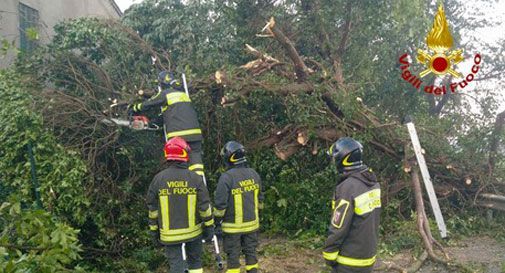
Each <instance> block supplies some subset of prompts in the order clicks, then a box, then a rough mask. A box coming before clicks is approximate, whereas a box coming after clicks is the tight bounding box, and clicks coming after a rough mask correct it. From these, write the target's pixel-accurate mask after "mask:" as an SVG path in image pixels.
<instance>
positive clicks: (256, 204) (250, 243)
mask: <svg viewBox="0 0 505 273" xmlns="http://www.w3.org/2000/svg"><path fill="white" fill-rule="evenodd" d="M221 155H222V156H223V159H224V161H225V163H226V166H227V168H228V169H227V171H226V172H224V173H223V174H222V175H221V177H220V178H219V182H218V184H217V188H216V191H215V194H214V197H215V200H214V201H215V202H214V217H215V218H216V226H217V230H218V231H221V230H222V233H223V246H224V251H225V253H226V255H227V257H228V259H227V271H226V273H240V254H241V252H242V253H243V254H244V255H245V263H246V266H245V269H246V271H247V272H248V273H256V272H258V258H257V256H256V248H257V246H258V234H257V231H258V229H259V226H260V222H259V209H260V208H261V207H262V202H263V193H262V186H261V178H260V176H259V175H258V173H257V172H256V171H255V170H253V169H252V168H249V167H248V166H247V159H246V156H245V149H244V146H242V145H241V144H240V143H238V142H235V141H229V142H228V143H226V144H225V145H224V147H223V149H222V151H221ZM218 233H220V232H218Z"/></svg>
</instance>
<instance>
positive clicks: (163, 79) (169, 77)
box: [158, 70, 182, 88]
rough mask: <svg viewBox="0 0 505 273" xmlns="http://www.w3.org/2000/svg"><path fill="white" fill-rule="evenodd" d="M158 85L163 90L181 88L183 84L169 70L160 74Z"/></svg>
mask: <svg viewBox="0 0 505 273" xmlns="http://www.w3.org/2000/svg"><path fill="white" fill-rule="evenodd" d="M158 84H159V85H160V86H161V88H168V87H173V88H181V86H182V85H181V82H180V81H178V80H177V79H176V78H175V77H174V74H173V73H172V72H170V71H167V70H163V71H161V72H160V74H158Z"/></svg>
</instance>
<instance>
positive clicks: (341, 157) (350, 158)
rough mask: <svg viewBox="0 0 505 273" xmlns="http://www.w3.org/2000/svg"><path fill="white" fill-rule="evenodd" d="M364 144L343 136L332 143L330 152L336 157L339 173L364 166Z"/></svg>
mask: <svg viewBox="0 0 505 273" xmlns="http://www.w3.org/2000/svg"><path fill="white" fill-rule="evenodd" d="M362 152H363V145H361V143H359V142H358V141H356V140H354V139H352V138H350V137H343V138H340V139H339V140H337V142H335V143H333V145H331V147H330V150H329V151H328V154H329V155H330V156H331V157H333V158H334V159H335V163H336V164H337V170H338V172H339V173H343V172H348V171H352V170H356V169H359V168H361V167H363V161H362V160H363V158H362Z"/></svg>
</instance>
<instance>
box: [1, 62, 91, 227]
mask: <svg viewBox="0 0 505 273" xmlns="http://www.w3.org/2000/svg"><path fill="white" fill-rule="evenodd" d="M27 86H28V85H27V84H23V81H22V79H21V78H20V77H19V76H18V75H17V74H15V73H13V72H12V71H7V70H4V71H0V96H1V97H3V98H4V100H3V101H4V105H3V107H2V108H1V109H0V115H2V116H3V121H2V123H1V124H0V131H1V134H0V157H1V158H2V160H1V161H0V174H1V177H2V186H3V187H7V188H10V189H15V192H16V193H18V194H19V195H20V196H21V197H22V198H23V200H27V201H28V200H34V199H33V197H32V196H33V194H32V192H33V184H32V178H31V174H30V163H29V158H28V151H27V145H28V144H29V143H31V144H32V146H33V150H34V156H35V162H36V176H37V180H38V181H39V182H40V188H39V190H40V192H41V201H42V203H43V206H44V207H45V208H48V209H50V210H51V211H53V212H54V213H55V214H56V215H59V216H62V217H67V218H68V219H69V220H71V221H73V222H76V223H82V222H83V221H84V219H85V217H86V213H85V211H86V209H87V207H88V206H89V200H88V199H87V197H86V196H84V195H83V194H82V193H83V192H84V191H85V188H84V187H83V184H82V183H83V180H84V179H85V172H86V168H85V166H84V162H83V161H82V160H81V159H80V158H79V156H78V154H77V153H76V152H74V151H72V150H66V149H65V148H64V147H63V146H62V145H61V144H59V143H58V142H57V141H56V139H55V137H54V136H53V135H52V133H51V132H50V130H48V129H47V128H45V127H44V126H43V121H42V117H41V115H40V113H37V112H35V111H34V110H35V109H36V108H34V97H33V96H31V95H30V94H29V93H28V92H27V90H26V89H25V88H26V87H27Z"/></svg>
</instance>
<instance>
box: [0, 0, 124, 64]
mask: <svg viewBox="0 0 505 273" xmlns="http://www.w3.org/2000/svg"><path fill="white" fill-rule="evenodd" d="M121 15H122V12H121V10H120V9H119V7H118V6H117V5H116V3H115V2H114V0H0V41H1V42H2V43H10V44H13V45H14V47H16V48H18V49H19V50H21V51H25V52H30V51H31V50H33V49H34V48H35V47H36V46H37V45H39V44H44V43H48V42H49V41H50V40H51V38H52V37H53V36H54V30H53V27H54V26H55V25H56V24H57V23H59V22H61V21H63V20H65V19H73V18H79V17H101V18H119V17H121ZM14 59H15V50H8V51H7V52H6V53H5V52H3V53H2V56H0V68H5V67H7V66H8V65H9V64H11V63H12V62H13V61H14Z"/></svg>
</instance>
